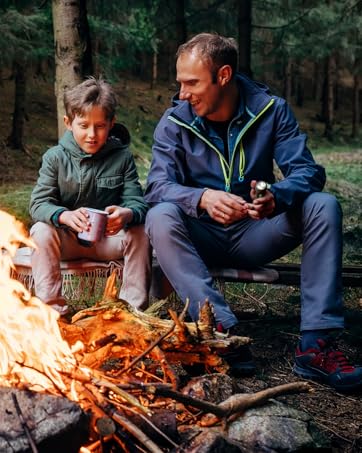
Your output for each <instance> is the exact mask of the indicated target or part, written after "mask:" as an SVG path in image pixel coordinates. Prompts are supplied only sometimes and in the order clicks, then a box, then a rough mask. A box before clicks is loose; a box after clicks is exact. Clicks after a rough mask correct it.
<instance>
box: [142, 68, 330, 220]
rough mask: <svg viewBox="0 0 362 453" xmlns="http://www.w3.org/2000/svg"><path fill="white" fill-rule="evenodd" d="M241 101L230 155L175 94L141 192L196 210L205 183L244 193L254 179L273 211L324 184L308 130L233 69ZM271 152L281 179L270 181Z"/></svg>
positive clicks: (148, 197) (150, 198)
mask: <svg viewBox="0 0 362 453" xmlns="http://www.w3.org/2000/svg"><path fill="white" fill-rule="evenodd" d="M236 80H237V84H238V86H239V91H240V103H239V110H238V113H237V115H236V116H235V117H234V118H233V119H232V121H231V123H230V125H229V128H228V145H229V146H228V147H229V156H228V159H225V157H224V144H223V140H222V139H221V138H220V137H219V136H218V135H217V134H216V133H215V131H213V129H212V127H211V126H210V125H209V124H208V123H207V121H205V120H204V119H203V118H201V117H198V116H197V115H195V113H194V111H193V109H192V106H191V105H190V104H189V102H187V101H180V100H179V99H178V97H177V96H176V97H175V98H174V101H173V106H172V107H171V108H169V109H168V110H166V112H165V113H164V115H163V116H162V118H161V120H160V121H159V123H158V125H157V127H156V129H155V133H154V144H153V150H152V162H151V168H150V172H149V175H148V179H147V188H146V192H145V199H146V201H147V202H148V203H150V204H151V206H152V205H154V204H156V203H161V202H171V203H175V204H177V205H178V206H179V207H180V208H181V209H182V210H183V211H184V212H185V213H186V214H187V215H189V216H193V217H198V216H199V214H200V213H199V210H198V204H199V201H200V198H201V196H202V194H203V192H204V191H205V190H206V189H207V188H210V189H215V190H225V191H227V192H231V193H234V194H236V195H239V196H241V197H243V198H244V199H245V200H248V201H250V182H251V180H252V179H256V180H264V181H267V182H269V183H270V184H271V189H270V190H271V192H273V194H274V197H275V203H276V209H275V211H274V214H277V213H280V212H282V211H285V210H287V209H289V208H292V207H295V206H298V205H300V204H301V203H302V201H303V200H304V199H305V198H306V197H307V196H308V195H310V194H311V193H312V192H319V191H321V190H322V189H323V187H324V184H325V179H326V177H325V171H324V169H323V168H322V167H321V166H320V165H317V164H316V162H315V161H314V159H313V156H312V154H311V152H310V151H309V149H308V148H307V145H306V140H307V138H306V135H305V134H302V133H300V131H299V126H298V123H297V121H296V119H295V117H294V115H293V113H292V111H291V109H290V108H289V106H288V104H287V103H286V101H285V100H283V99H281V98H279V97H276V96H272V95H271V94H270V91H269V89H268V88H267V87H266V86H265V85H262V84H260V83H257V82H255V81H253V80H251V79H249V78H247V77H246V76H244V75H241V74H237V76H236ZM273 160H274V161H275V162H276V164H277V166H278V167H279V169H280V171H281V173H282V174H283V177H284V179H282V180H280V181H276V179H275V175H274V172H273Z"/></svg>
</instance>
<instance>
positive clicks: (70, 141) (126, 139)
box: [59, 123, 131, 158]
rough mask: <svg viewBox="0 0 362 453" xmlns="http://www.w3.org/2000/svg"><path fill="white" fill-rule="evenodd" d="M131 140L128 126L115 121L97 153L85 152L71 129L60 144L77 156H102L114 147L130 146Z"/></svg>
mask: <svg viewBox="0 0 362 453" xmlns="http://www.w3.org/2000/svg"><path fill="white" fill-rule="evenodd" d="M130 142H131V136H130V134H129V132H128V130H127V128H126V127H125V126H124V125H123V124H120V123H115V124H114V126H113V128H112V129H111V130H110V131H109V135H108V139H107V141H106V143H105V144H104V145H103V147H102V148H101V149H100V150H99V151H97V153H95V154H88V153H85V152H84V151H83V150H82V149H81V148H80V147H79V146H78V143H77V142H76V141H75V139H74V136H73V133H72V132H71V131H68V130H67V131H66V132H65V133H64V135H63V136H62V137H61V139H60V140H59V144H60V145H61V146H63V148H65V149H67V150H68V151H69V152H70V153H71V154H72V155H73V156H74V157H77V158H87V157H89V158H91V157H96V158H101V157H103V156H104V155H105V154H108V153H109V152H111V151H112V150H114V149H116V148H117V149H118V150H119V149H124V148H127V147H128V146H129V144H130Z"/></svg>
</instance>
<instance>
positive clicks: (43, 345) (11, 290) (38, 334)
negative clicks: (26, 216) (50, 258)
mask: <svg viewBox="0 0 362 453" xmlns="http://www.w3.org/2000/svg"><path fill="white" fill-rule="evenodd" d="M21 243H23V244H25V245H28V246H32V247H34V246H35V245H34V243H33V242H32V240H31V239H30V238H29V237H27V235H26V231H25V228H24V226H23V225H22V224H21V222H19V221H17V220H16V219H15V218H14V217H13V216H11V215H10V214H7V213H6V212H3V211H0V244H1V256H0V325H1V329H0V385H3V386H14V385H17V386H20V385H24V386H27V387H28V388H31V389H32V390H35V391H41V390H47V391H50V392H52V393H59V392H60V393H66V394H68V393H69V394H68V396H69V397H70V398H71V399H73V400H74V399H76V394H75V392H74V388H73V387H72V386H71V385H66V384H65V382H64V379H63V376H62V373H63V375H71V374H72V373H73V372H74V371H75V369H76V366H77V363H76V359H75V357H74V355H73V352H72V350H71V349H70V347H69V345H68V343H67V342H66V341H64V340H63V339H62V337H61V333H60V329H59V325H58V318H59V314H58V313H57V312H56V311H55V310H53V309H52V308H50V307H49V306H48V305H46V304H44V303H43V302H42V301H41V300H39V299H38V298H36V297H32V296H31V294H30V293H29V292H28V290H27V289H26V288H25V287H24V286H23V285H22V284H21V283H20V282H18V281H17V280H14V279H12V278H11V269H12V268H13V267H14V266H13V263H12V258H13V257H14V255H15V253H16V250H17V248H18V247H19V245H20V244H21ZM77 347H78V348H79V345H77ZM78 371H79V368H78ZM83 371H85V370H83Z"/></svg>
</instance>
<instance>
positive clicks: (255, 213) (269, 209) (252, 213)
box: [248, 180, 275, 220]
mask: <svg viewBox="0 0 362 453" xmlns="http://www.w3.org/2000/svg"><path fill="white" fill-rule="evenodd" d="M255 184H256V181H255V180H252V181H251V183H250V186H251V191H250V196H251V199H252V200H253V202H252V203H248V215H249V217H250V218H252V219H254V220H260V219H264V218H265V217H268V216H270V215H271V214H272V213H273V211H274V209H275V200H274V195H273V194H272V192H270V191H269V190H266V191H265V195H264V196H263V197H260V198H256V192H255Z"/></svg>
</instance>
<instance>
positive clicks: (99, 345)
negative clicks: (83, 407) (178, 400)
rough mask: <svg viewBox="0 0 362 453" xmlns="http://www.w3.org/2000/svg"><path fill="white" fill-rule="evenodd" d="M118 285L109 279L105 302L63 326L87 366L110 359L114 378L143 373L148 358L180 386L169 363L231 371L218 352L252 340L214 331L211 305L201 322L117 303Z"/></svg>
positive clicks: (202, 309)
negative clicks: (77, 343) (78, 346)
mask: <svg viewBox="0 0 362 453" xmlns="http://www.w3.org/2000/svg"><path fill="white" fill-rule="evenodd" d="M114 287H115V275H113V276H111V277H109V280H108V282H107V285H106V289H105V293H104V296H103V299H102V301H100V302H99V303H98V304H97V305H96V306H95V307H94V308H90V309H86V310H83V311H80V312H78V313H77V314H76V315H75V316H74V317H73V318H72V324H70V325H68V324H62V325H61V331H62V335H63V337H64V338H65V339H66V340H67V341H68V343H69V344H72V343H73V342H74V341H75V340H81V341H82V343H83V344H84V345H85V348H84V350H82V351H80V352H79V353H78V354H77V360H78V361H79V363H81V364H83V365H86V366H91V367H92V368H98V369H99V368H101V367H102V366H104V364H105V362H106V361H107V360H109V359H111V360H113V362H114V365H115V367H114V369H113V370H112V376H113V377H120V376H122V375H123V374H126V373H128V372H129V371H130V370H132V369H134V370H135V369H136V370H138V371H140V369H139V367H140V366H141V367H142V364H141V365H140V362H142V360H143V359H144V357H145V356H148V357H149V358H150V359H151V360H153V362H154V363H155V364H156V368H157V367H159V366H161V368H162V371H163V374H164V376H165V377H166V378H167V380H168V381H170V382H171V383H172V384H173V386H174V388H176V387H177V376H176V375H175V373H174V371H173V369H172V367H171V366H170V365H171V364H175V363H181V364H183V365H193V364H202V365H204V366H205V369H206V371H208V372H209V371H211V372H212V371H217V372H227V371H228V365H227V363H226V362H225V361H224V360H223V359H221V357H220V355H219V352H221V351H222V350H225V349H226V348H227V349H229V350H230V349H232V348H237V347H238V346H239V345H241V344H247V343H249V342H250V339H249V338H248V337H237V336H230V337H229V336H226V335H225V334H221V333H219V332H216V331H215V328H214V320H213V317H212V316H211V309H210V304H209V303H208V302H205V304H204V305H203V307H202V308H201V310H200V322H199V323H187V322H184V321H183V318H184V313H183V314H181V316H180V317H177V315H176V314H175V313H174V312H173V311H169V313H170V317H171V320H164V319H160V318H158V317H156V316H152V315H149V314H147V313H145V312H140V311H138V310H136V309H134V308H133V307H131V306H130V305H129V304H128V303H127V302H125V301H122V300H119V299H117V298H116V297H115V293H116V291H115V289H114ZM151 368H152V367H151ZM141 372H142V371H141Z"/></svg>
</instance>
